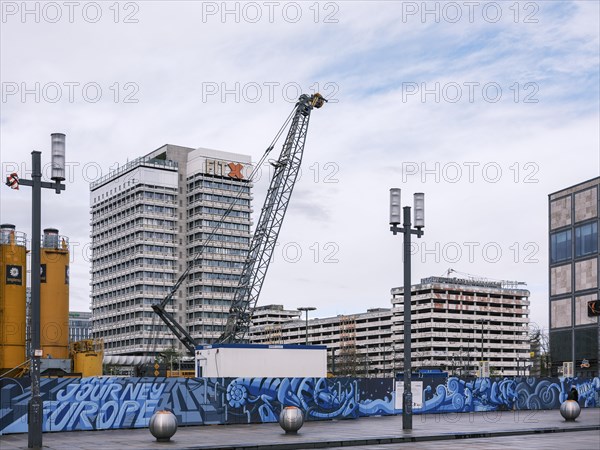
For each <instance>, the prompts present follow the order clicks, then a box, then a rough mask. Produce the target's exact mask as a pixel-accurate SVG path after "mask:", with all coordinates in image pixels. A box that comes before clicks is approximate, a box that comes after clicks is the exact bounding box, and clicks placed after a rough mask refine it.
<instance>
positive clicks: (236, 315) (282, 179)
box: [217, 93, 326, 343]
mask: <svg viewBox="0 0 600 450" xmlns="http://www.w3.org/2000/svg"><path fill="white" fill-rule="evenodd" d="M325 101H326V100H325V99H324V98H323V97H322V96H321V95H320V94H318V93H317V94H314V95H311V96H308V95H302V96H301V97H300V99H299V100H298V103H297V104H296V109H295V111H294V115H293V117H292V123H291V125H290V129H289V131H288V134H287V137H286V139H285V142H284V143H283V148H282V150H281V154H280V155H279V158H278V159H277V161H274V162H273V163H272V165H273V167H274V173H273V178H271V184H270V185H269V190H268V191H267V197H266V199H265V203H264V205H263V207H262V210H261V212H260V218H259V219H258V224H257V225H256V231H255V232H254V236H253V237H252V241H251V243H250V250H249V253H248V257H247V258H246V261H245V262H244V266H243V268H242V274H241V276H240V280H239V283H238V286H237V289H236V290H235V293H234V297H233V303H232V304H231V308H230V309H229V317H228V318H227V323H226V324H225V331H224V332H223V334H222V335H221V336H220V337H219V338H218V339H217V342H219V343H234V342H243V341H245V339H246V333H247V332H248V328H249V326H250V319H251V318H252V311H253V310H254V307H255V306H256V302H257V301H258V296H259V295H260V291H261V289H262V286H263V282H264V280H265V276H266V274H267V270H268V269H269V263H270V262H271V257H272V256H273V250H274V249H275V244H276V243H277V237H278V236H279V231H280V230H281V224H282V223H283V218H284V217H285V211H286V210H287V207H288V204H289V202H290V197H291V195H292V191H293V190H294V184H295V183H296V178H297V176H298V172H299V170H300V164H301V163H302V156H303V153H304V143H305V141H306V133H307V131H308V123H309V120H310V113H311V112H312V110H313V108H320V107H321V106H323V104H324V103H325Z"/></svg>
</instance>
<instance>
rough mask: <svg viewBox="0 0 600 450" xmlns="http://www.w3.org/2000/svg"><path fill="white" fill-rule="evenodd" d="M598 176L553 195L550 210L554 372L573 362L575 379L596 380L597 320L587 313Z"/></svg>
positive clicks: (594, 285) (598, 222)
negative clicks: (585, 377)
mask: <svg viewBox="0 0 600 450" xmlns="http://www.w3.org/2000/svg"><path fill="white" fill-rule="evenodd" d="M599 189H600V177H598V178H594V179H592V180H588V181H585V182H583V183H579V184H576V185H574V186H571V187H568V188H565V189H562V190H560V191H557V192H554V193H552V194H550V195H549V196H548V210H549V217H548V221H549V233H550V235H549V245H548V246H549V253H550V254H549V268H548V272H549V273H548V280H549V292H550V302H549V313H550V352H551V357H552V368H553V373H554V374H557V375H560V374H562V365H563V363H564V362H572V363H573V368H574V375H575V376H592V377H593V376H598V375H599V374H600V371H599V369H598V340H599V339H600V336H599V333H600V324H599V323H598V321H599V319H598V317H593V316H592V317H590V316H588V314H587V304H588V302H589V301H592V300H598V299H599V298H600V297H599V288H598V280H599V278H600V273H599V270H600V264H599V256H598V227H599V226H600V219H599V217H598V210H599V205H600V204H599V198H600V197H599V195H598V190H599Z"/></svg>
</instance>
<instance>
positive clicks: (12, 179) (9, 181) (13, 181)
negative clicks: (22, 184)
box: [6, 172, 19, 189]
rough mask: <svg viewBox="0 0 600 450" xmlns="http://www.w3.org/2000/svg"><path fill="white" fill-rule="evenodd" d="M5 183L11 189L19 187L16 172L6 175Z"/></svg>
mask: <svg viewBox="0 0 600 450" xmlns="http://www.w3.org/2000/svg"><path fill="white" fill-rule="evenodd" d="M6 185H7V186H10V188H11V189H19V176H18V175H17V174H16V173H14V172H13V173H11V174H10V175H9V176H7V177H6Z"/></svg>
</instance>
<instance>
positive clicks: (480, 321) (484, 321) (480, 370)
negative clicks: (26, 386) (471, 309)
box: [477, 319, 490, 377]
mask: <svg viewBox="0 0 600 450" xmlns="http://www.w3.org/2000/svg"><path fill="white" fill-rule="evenodd" d="M477 322H478V323H481V360H480V361H481V363H480V365H479V376H480V377H482V376H483V325H484V324H486V323H490V321H489V320H485V319H479V320H478V321H477Z"/></svg>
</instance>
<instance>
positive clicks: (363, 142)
mask: <svg viewBox="0 0 600 450" xmlns="http://www.w3.org/2000/svg"><path fill="white" fill-rule="evenodd" d="M204 3H206V2H204ZM418 3H420V2H418ZM218 4H221V3H220V2H218ZM138 5H139V12H138V13H137V15H136V17H137V18H138V19H139V23H134V24H125V23H116V24H115V23H114V22H113V21H112V17H111V16H110V14H111V12H110V11H109V10H108V9H104V10H103V12H104V13H105V14H106V16H105V17H107V18H108V20H102V21H100V22H99V23H96V24H92V23H88V22H85V21H84V20H76V21H75V23H73V24H70V23H66V22H60V23H56V24H49V23H43V21H42V22H41V23H39V24H38V23H33V22H28V23H21V22H20V21H19V20H16V21H15V20H12V19H10V18H9V19H10V20H8V21H7V22H6V23H3V24H2V30H1V38H2V39H1V49H0V50H1V61H0V62H1V64H0V66H1V69H0V75H1V78H2V82H3V83H7V82H8V83H12V82H16V83H18V84H19V86H20V83H21V82H25V83H27V85H28V86H29V87H30V88H31V86H33V83H35V82H39V83H40V85H41V86H42V89H43V88H44V87H46V88H47V89H49V83H52V82H56V83H59V84H61V85H62V84H63V83H65V82H77V83H80V86H83V85H84V84H85V83H90V82H93V83H98V85H99V86H101V88H102V98H101V99H100V100H99V101H98V102H97V103H91V102H89V101H86V100H85V98H83V95H82V92H81V90H80V89H79V87H78V90H76V91H75V100H74V101H73V102H72V103H71V102H69V101H67V100H65V99H64V95H66V91H64V92H63V99H62V100H61V101H58V102H56V103H49V102H47V101H45V100H44V98H43V96H42V99H41V101H40V102H39V103H36V102H34V101H33V100H32V96H31V95H30V96H28V97H27V98H26V100H27V101H26V102H24V103H23V102H20V101H19V100H18V96H10V97H8V98H7V99H6V101H5V100H4V99H3V102H2V111H1V123H2V134H1V136H0V145H1V151H2V163H3V169H6V168H7V167H8V166H9V165H10V164H12V163H15V164H17V166H22V165H23V164H26V165H28V164H29V161H30V152H31V150H34V149H37V150H42V151H43V152H44V153H43V158H44V161H45V162H47V161H48V159H49V154H48V150H49V136H48V135H49V134H50V133H52V132H54V131H63V132H66V133H67V145H68V147H67V155H68V157H67V159H68V160H69V161H71V162H72V163H73V164H78V166H77V167H76V168H75V170H74V172H73V176H74V178H73V180H72V181H71V182H69V185H68V188H67V191H66V192H64V193H63V194H61V195H60V196H56V195H55V194H53V193H52V192H50V191H48V192H44V194H43V195H44V212H43V226H55V227H57V228H59V229H60V230H61V233H62V234H65V235H68V236H70V238H71V241H73V242H77V243H81V245H80V246H79V247H78V249H77V250H76V252H75V259H74V261H73V264H72V280H73V281H72V285H71V289H72V291H71V292H72V308H74V309H75V308H78V309H83V308H86V307H87V306H88V303H89V299H88V298H87V293H88V292H89V286H88V283H89V274H88V270H89V267H88V263H87V261H86V258H85V257H84V256H83V254H82V253H81V248H82V247H83V245H84V244H85V243H86V242H88V241H89V224H88V221H89V206H88V195H89V194H88V183H87V181H89V179H90V178H93V177H94V176H95V175H96V174H95V173H94V172H95V171H96V170H95V169H96V168H98V167H100V168H101V170H102V173H106V172H107V171H108V169H109V168H110V167H111V166H113V165H114V164H115V163H124V162H125V161H126V160H127V159H128V158H129V159H133V158H135V157H137V156H140V155H142V154H145V153H147V152H149V151H151V150H153V149H155V148H157V147H159V146H160V145H162V144H165V143H173V144H179V145H184V146H190V147H194V146H203V147H208V148H218V149H223V150H231V151H235V152H243V153H249V154H251V155H252V156H253V159H254V160H258V159H259V158H260V156H261V155H262V152H263V151H264V149H265V148H266V146H267V145H268V143H269V140H270V138H271V137H272V136H273V134H274V133H275V132H276V130H277V129H278V128H279V126H280V124H281V123H282V122H283V120H284V118H285V117H286V116H287V114H288V113H289V111H290V110H291V108H292V106H293V103H290V102H288V101H286V100H285V99H284V92H283V91H282V89H283V86H284V85H286V83H294V84H293V85H289V86H291V87H292V88H293V87H294V86H296V85H298V86H301V88H302V89H303V90H305V91H308V90H309V89H310V87H311V86H314V83H319V86H320V89H324V84H325V83H327V82H331V83H335V87H336V88H337V89H338V90H337V93H336V95H335V99H336V100H339V102H337V103H329V104H327V105H326V106H325V107H324V108H323V109H322V110H318V111H315V113H314V114H313V116H312V118H311V128H310V131H309V136H308V139H307V146H306V153H305V160H304V168H303V177H302V178H301V180H299V182H298V185H297V187H296V190H295V193H294V197H293V198H292V201H291V206H290V209H289V213H288V216H287V217H286V222H285V224H284V226H283V230H282V233H281V236H280V245H279V247H278V252H279V253H276V261H275V263H274V264H273V266H272V268H271V271H270V273H269V275H268V277H267V280H266V283H265V288H264V290H263V293H262V298H261V302H262V303H263V304H269V303H284V304H285V305H286V306H287V307H289V308H296V307H297V306H300V305H303V304H311V305H314V306H317V307H318V308H319V309H318V311H317V315H320V316H326V315H330V314H337V313H345V312H357V311H364V310H365V309H366V308H369V307H382V306H389V297H390V295H389V290H390V288H391V287H393V286H396V285H399V284H400V283H401V282H402V274H401V259H400V249H401V239H400V238H399V237H394V236H392V235H391V233H390V232H389V231H388V226H387V202H388V189H389V188H390V187H392V186H399V187H402V188H403V193H404V197H405V201H408V200H409V197H410V194H412V192H416V191H424V192H425V193H426V202H427V203H426V204H427V207H426V208H427V209H426V217H427V223H426V225H427V228H426V236H425V237H424V238H423V239H422V240H421V241H420V242H419V243H420V244H424V245H427V246H428V247H427V248H435V245H436V243H439V245H440V246H441V247H443V246H444V245H448V244H449V243H454V242H456V243H464V242H477V243H480V247H481V246H483V245H484V244H486V243H490V242H497V243H498V244H499V245H500V247H501V248H502V250H503V258H502V259H501V260H500V261H498V262H496V263H491V262H487V261H485V260H483V257H482V256H481V255H480V254H479V256H478V257H477V258H476V259H475V261H473V262H470V261H469V260H468V259H465V258H466V257H465V256H463V258H461V259H459V260H458V261H457V262H455V263H452V262H449V261H447V260H446V261H444V260H443V259H441V260H440V261H439V262H436V261H435V258H434V257H433V256H426V257H425V258H424V260H421V257H422V256H421V255H415V257H414V258H415V260H414V265H413V268H414V273H413V281H417V280H418V279H419V278H420V277H425V276H429V275H440V274H442V273H443V272H444V271H445V270H446V269H448V268H449V267H454V268H455V269H457V270H460V271H463V272H468V273H473V274H476V275H481V276H488V277H490V278H496V279H516V280H519V281H526V282H528V284H529V287H530V289H531V291H532V318H533V320H535V321H537V322H541V323H544V324H545V323H546V321H547V309H548V308H547V295H548V294H547V256H546V255H547V248H546V247H547V244H546V242H547V206H546V205H547V194H548V193H550V192H553V191H556V190H558V189H561V188H562V187H565V186H568V185H571V184H574V183H577V182H580V181H583V180H585V179H588V178H592V177H594V176H597V175H598V173H599V158H598V148H599V146H600V143H599V142H598V122H599V117H598V83H599V81H598V47H599V44H598V42H599V35H598V29H599V27H598V16H599V15H598V4H597V3H595V2H577V3H572V4H571V3H569V4H559V5H558V6H555V5H550V3H549V2H544V3H539V4H538V6H539V11H538V12H537V13H536V16H535V17H536V18H538V19H539V21H538V23H531V24H526V23H522V21H521V22H519V23H514V21H513V20H512V16H511V15H510V14H511V11H510V10H508V9H505V10H504V11H503V12H504V15H503V18H502V20H501V21H500V22H498V23H495V24H494V23H490V22H488V21H485V20H483V19H482V18H481V17H480V16H476V17H478V18H477V20H475V21H474V23H468V21H465V20H463V21H461V22H459V23H456V24H450V23H444V22H443V21H441V23H435V22H433V21H431V20H429V21H427V23H422V22H421V20H420V19H419V18H417V19H416V20H413V19H414V17H412V16H411V17H409V19H410V20H406V21H405V22H403V20H402V6H401V4H400V3H398V2H344V3H340V4H339V11H337V13H336V14H335V18H337V19H338V23H323V18H324V17H325V16H324V14H325V13H327V12H331V11H333V10H331V11H325V10H324V9H321V10H320V14H321V15H320V22H319V23H314V20H313V19H314V17H313V16H312V14H313V13H314V12H313V11H312V10H310V9H308V8H309V6H310V5H309V4H308V3H307V4H303V10H302V11H303V18H302V20H301V21H300V22H298V23H290V22H288V21H285V20H283V19H281V17H280V16H276V18H275V20H274V23H269V22H268V21H265V20H263V21H261V22H259V23H256V24H254V23H247V22H244V21H243V20H242V21H240V23H236V22H235V21H233V20H231V17H232V16H229V19H228V21H227V23H221V22H220V20H219V19H215V18H214V17H213V16H205V19H206V20H205V21H203V16H202V6H201V3H200V2H178V3H176V4H175V6H172V5H166V4H163V3H159V2H142V3H139V4H138ZM240 5H241V4H240ZM503 5H508V3H507V4H503ZM320 6H321V8H324V4H323V3H322V4H321V5H320ZM107 7H108V4H107ZM121 12H124V11H121ZM522 17H523V16H521V19H522ZM468 81H475V82H479V83H481V84H484V83H487V82H496V83H498V84H499V85H500V86H501V87H502V89H503V92H502V99H501V100H500V101H499V102H498V103H491V102H488V101H485V99H483V98H482V96H481V94H477V96H476V98H475V101H474V102H473V103H469V102H468V101H465V100H463V101H460V102H458V103H449V102H447V101H444V98H443V97H442V98H441V100H440V102H439V103H436V102H435V101H433V100H432V99H433V96H432V95H429V96H428V97H426V102H424V103H423V102H421V98H420V95H414V96H408V97H407V98H403V87H404V88H405V87H406V85H403V83H409V82H414V83H417V84H418V85H419V86H421V83H427V85H428V87H429V88H431V86H432V84H431V83H435V82H439V83H440V85H441V86H447V85H448V84H449V83H458V84H459V85H462V83H464V82H468ZM530 81H531V82H535V83H537V86H538V88H539V90H538V92H537V93H536V94H535V98H537V99H538V100H539V102H538V103H524V102H523V100H524V95H526V94H527V93H530V92H532V91H525V90H524V83H527V82H530ZM127 82H131V83H135V85H134V87H137V88H139V90H138V91H137V92H135V93H134V90H131V89H129V90H128V89H125V86H124V85H125V83H127ZM236 82H237V83H240V92H243V89H244V88H246V89H250V88H249V85H248V83H256V84H257V85H258V86H260V87H261V90H262V95H263V97H262V98H261V99H260V100H259V101H258V102H256V103H252V102H249V101H247V98H246V99H245V98H243V97H242V98H240V99H239V102H236V101H235V99H234V96H233V95H232V94H229V95H227V96H226V97H225V101H221V95H220V93H219V94H217V95H208V96H206V95H205V98H204V99H203V93H204V94H206V92H207V91H206V90H207V89H208V87H209V85H208V84H207V83H216V84H217V86H218V88H219V90H220V92H222V88H224V87H225V88H228V89H233V88H235V86H236V85H235V83H236ZM515 82H518V83H520V85H519V89H520V91H519V94H520V97H519V102H517V103H515V101H514V89H515V88H514V87H513V89H512V90H511V86H513V84H514V83H515ZM115 83H119V85H118V87H117V86H116V85H115ZM265 83H278V85H276V87H275V88H274V91H273V92H274V99H273V102H270V101H268V99H267V93H268V87H267V86H268V85H266V84H265ZM5 86H6V84H3V88H4V87H5ZM210 86H212V87H214V85H210ZM115 91H118V93H119V99H118V101H117V102H115V101H114V100H115V97H114V94H115ZM291 91H293V89H292V90H291ZM291 91H290V92H291ZM48 92H49V91H48ZM48 92H47V94H48ZM249 92H250V90H247V92H246V94H248V93H249ZM332 92H333V90H332V89H329V90H328V92H327V93H329V94H331V93H332ZM465 92H466V91H465ZM127 94H131V95H133V99H137V100H138V103H125V102H124V96H126V95H127ZM405 97H406V95H405ZM463 98H464V97H463ZM470 162H473V163H479V166H477V167H478V169H477V170H476V171H475V179H474V182H472V183H471V182H468V180H467V174H466V173H465V172H463V174H462V177H461V178H460V180H459V181H458V182H456V183H451V182H449V181H448V180H447V179H444V178H443V177H442V179H441V180H440V182H435V181H434V179H433V176H432V175H429V176H427V177H426V179H425V182H422V180H421V178H420V176H419V175H412V176H409V177H408V178H407V179H406V180H405V182H403V179H402V172H401V171H402V167H403V163H404V165H405V166H406V164H407V163H416V164H417V165H418V166H419V167H420V166H421V165H425V167H426V168H434V167H435V164H436V163H439V164H440V167H441V168H444V167H445V168H446V170H450V169H451V168H452V167H454V164H457V165H458V166H462V167H465V166H464V163H470ZM327 163H331V164H330V165H329V166H326V164H327ZM486 163H494V164H497V165H498V166H499V167H501V169H502V171H503V172H502V177H501V179H500V180H499V181H498V182H497V183H491V182H488V181H486V180H485V179H484V178H483V176H482V172H481V170H480V168H481V167H482V166H483V165H484V164H486ZM515 163H516V164H517V165H516V166H515ZM527 163H531V165H530V166H527V167H526V166H525V164H527ZM315 164H317V165H316V166H315ZM444 165H445V166H444ZM310 167H314V169H311V168H310ZM511 167H513V169H511ZM84 168H85V170H84ZM316 168H319V174H318V176H317V174H316ZM332 168H333V169H332ZM516 168H518V169H519V173H518V179H517V182H515V180H514V177H515V176H517V174H516ZM334 172H335V173H334ZM449 174H450V172H447V173H446V174H445V175H449ZM3 175H4V174H3ZM327 175H330V179H329V181H331V180H337V181H338V182H337V183H325V182H324V181H325V180H324V177H326V176H327ZM526 175H530V176H531V177H532V179H534V180H537V182H535V183H524V179H523V178H524V177H525V176H526ZM315 177H316V180H315ZM265 183H266V180H261V182H260V183H259V185H258V186H257V190H256V196H255V206H254V208H255V213H256V214H258V212H259V211H260V205H261V202H262V196H261V195H259V194H261V193H263V192H264V189H265ZM0 192H1V193H2V200H1V212H2V221H3V222H12V223H15V224H16V225H17V227H18V228H19V229H20V230H23V231H26V232H28V231H29V226H30V225H29V206H28V205H29V193H28V191H27V189H25V188H24V189H22V190H21V191H19V192H14V191H9V190H8V188H6V187H5V188H3V189H2V191H0ZM515 242H517V243H519V245H518V246H517V247H514V248H515V250H511V246H513V245H514V243H515ZM328 243H329V245H328ZM527 243H533V244H535V245H534V246H533V247H528V248H524V247H523V246H524V245H526V244H527ZM296 244H297V245H296ZM286 245H287V247H286ZM327 245H328V246H327ZM326 246H327V247H326ZM535 246H537V247H535ZM284 247H285V250H287V251H289V252H292V251H294V250H295V249H297V248H300V249H301V250H302V256H301V258H300V259H299V261H298V262H295V263H292V262H286V261H285V260H284V259H283V254H282V252H283V250H284ZM446 248H447V249H449V247H446ZM516 248H519V251H520V254H519V258H518V261H517V262H515V261H514V252H515V251H516ZM532 249H533V250H535V255H534V256H535V258H533V257H532V258H533V259H536V258H537V260H538V262H528V263H525V262H524V261H523V258H524V254H525V253H526V252H527V251H532ZM463 250H465V248H464V246H463ZM289 255H291V253H290V254H289ZM289 255H288V256H289ZM446 256H448V255H446ZM511 258H512V259H511ZM288 259H289V260H293V259H294V258H293V257H290V258H288ZM325 259H327V260H328V261H330V262H325ZM446 259H452V258H446ZM336 260H337V261H338V262H335V261H336Z"/></svg>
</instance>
